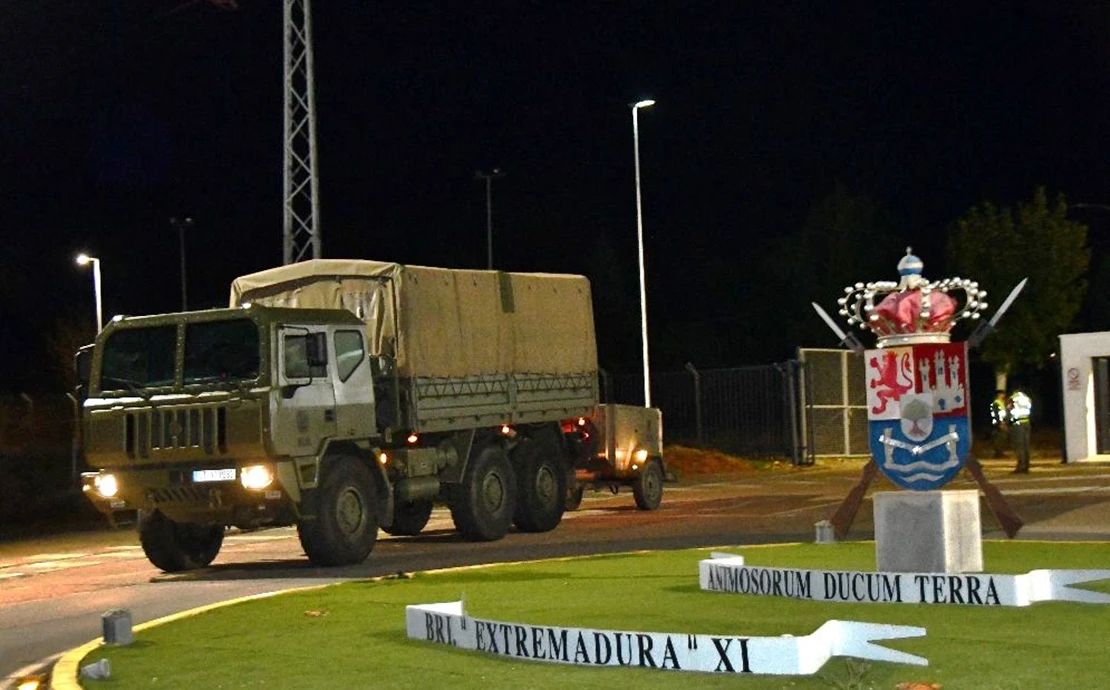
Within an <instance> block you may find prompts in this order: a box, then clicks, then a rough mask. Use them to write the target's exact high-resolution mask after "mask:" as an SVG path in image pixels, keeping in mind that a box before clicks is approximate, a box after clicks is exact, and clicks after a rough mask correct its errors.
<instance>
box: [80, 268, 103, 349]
mask: <svg viewBox="0 0 1110 690" xmlns="http://www.w3.org/2000/svg"><path fill="white" fill-rule="evenodd" d="M89 264H92V271H93V296H94V297H95V298H96V332H97V333H99V332H100V331H101V330H103V328H104V311H103V309H102V308H101V301H100V259H98V258H96V257H95V256H89V255H88V254H85V253H84V252H82V253H80V254H78V255H77V265H78V266H88V265H89Z"/></svg>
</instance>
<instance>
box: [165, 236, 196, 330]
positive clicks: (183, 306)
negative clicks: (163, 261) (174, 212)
mask: <svg viewBox="0 0 1110 690" xmlns="http://www.w3.org/2000/svg"><path fill="white" fill-rule="evenodd" d="M170 225H172V226H174V227H175V228H177V236H178V246H179V247H180V250H181V311H188V310H189V301H188V299H187V298H186V292H185V230H186V229H188V228H191V227H193V219H192V218H188V217H186V218H178V217H177V216H174V217H173V218H170Z"/></svg>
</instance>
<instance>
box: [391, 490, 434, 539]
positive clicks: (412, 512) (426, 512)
mask: <svg viewBox="0 0 1110 690" xmlns="http://www.w3.org/2000/svg"><path fill="white" fill-rule="evenodd" d="M431 517H432V502H431V501H430V500H428V499H426V498H418V499H416V500H415V501H407V502H405V503H397V504H396V505H395V506H394V508H393V524H392V525H390V526H389V527H382V531H383V532H385V533H386V534H392V535H393V536H395V537H415V536H416V535H418V534H420V532H421V530H423V529H424V527H425V525H427V524H428V520H429V519H430V518H431Z"/></svg>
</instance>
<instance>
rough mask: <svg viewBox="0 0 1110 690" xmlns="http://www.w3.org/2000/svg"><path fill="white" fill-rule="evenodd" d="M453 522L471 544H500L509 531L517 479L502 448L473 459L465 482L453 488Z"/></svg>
mask: <svg viewBox="0 0 1110 690" xmlns="http://www.w3.org/2000/svg"><path fill="white" fill-rule="evenodd" d="M450 503H451V519H453V520H454V521H455V528H456V529H458V530H459V533H460V534H462V535H463V536H464V537H466V538H467V539H469V540H470V541H496V540H498V539H500V538H502V537H504V536H505V535H506V534H508V532H509V524H510V523H511V522H512V519H513V511H514V510H515V508H516V477H515V476H514V475H513V467H512V465H510V464H509V458H508V457H506V456H505V451H504V450H503V449H501V447H499V446H489V447H487V448H486V449H485V450H483V451H482V452H481V454H480V455H479V456H478V457H477V458H475V459H473V460H471V462H470V466H469V467H467V468H466V474H465V475H464V476H463V481H462V483H461V484H458V485H456V486H454V487H452V491H451V501H450Z"/></svg>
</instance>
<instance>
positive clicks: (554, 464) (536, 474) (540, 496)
mask: <svg viewBox="0 0 1110 690" xmlns="http://www.w3.org/2000/svg"><path fill="white" fill-rule="evenodd" d="M513 461H514V471H515V472H516V477H517V497H516V510H515V511H514V512H513V524H515V525H516V526H517V529H519V530H520V531H521V532H548V531H551V530H553V529H555V528H556V527H557V526H558V525H559V522H560V521H562V519H563V511H564V510H565V509H566V494H567V485H566V481H567V478H566V471H565V470H563V469H562V468H561V467H559V449H558V447H557V446H555V445H554V444H552V443H550V442H548V441H547V439H545V438H544V437H543V436H540V437H539V438H536V439H524V440H523V441H521V442H520V443H519V444H518V445H517V447H516V449H514V450H513Z"/></svg>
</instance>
